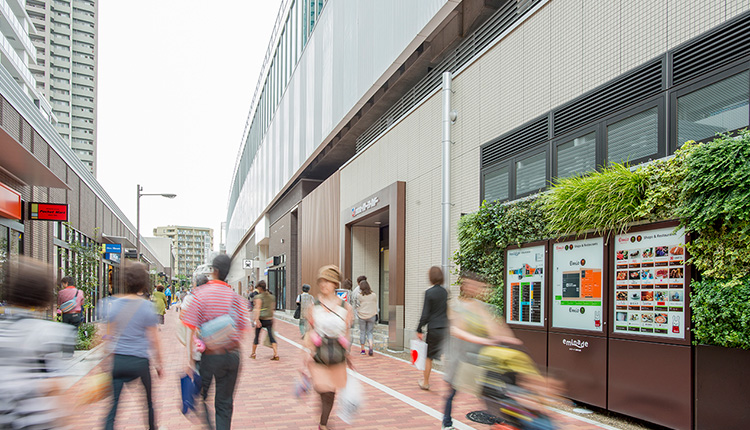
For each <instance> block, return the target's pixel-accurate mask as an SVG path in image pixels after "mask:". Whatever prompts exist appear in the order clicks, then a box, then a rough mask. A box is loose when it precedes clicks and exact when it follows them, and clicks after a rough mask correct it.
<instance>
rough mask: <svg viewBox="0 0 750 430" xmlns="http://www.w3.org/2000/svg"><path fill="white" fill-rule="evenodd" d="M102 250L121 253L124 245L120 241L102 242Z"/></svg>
mask: <svg viewBox="0 0 750 430" xmlns="http://www.w3.org/2000/svg"><path fill="white" fill-rule="evenodd" d="M102 252H106V253H110V254H119V253H121V252H122V245H120V244H119V243H105V244H102Z"/></svg>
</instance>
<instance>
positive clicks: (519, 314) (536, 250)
mask: <svg viewBox="0 0 750 430" xmlns="http://www.w3.org/2000/svg"><path fill="white" fill-rule="evenodd" d="M544 253H545V250H544V245H539V246H532V247H529V248H523V249H513V250H509V251H508V256H507V258H506V264H505V267H506V270H507V271H506V278H505V286H506V287H505V288H506V292H505V297H506V302H507V303H506V309H507V310H508V312H507V314H506V316H505V320H506V322H508V323H512V324H523V325H531V326H543V325H544V273H545V267H544Z"/></svg>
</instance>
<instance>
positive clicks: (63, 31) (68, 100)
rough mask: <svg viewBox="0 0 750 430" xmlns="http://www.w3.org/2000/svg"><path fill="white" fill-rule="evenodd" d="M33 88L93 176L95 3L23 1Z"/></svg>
mask: <svg viewBox="0 0 750 430" xmlns="http://www.w3.org/2000/svg"><path fill="white" fill-rule="evenodd" d="M26 13H27V14H28V17H29V18H30V19H31V23H32V25H33V28H32V29H30V33H31V34H30V36H29V37H30V38H31V41H32V42H33V45H34V46H35V47H36V56H37V61H36V64H31V65H30V66H29V69H30V70H31V74H33V76H34V78H35V80H36V88H37V90H38V91H39V92H40V93H42V94H43V95H44V96H45V97H46V98H47V100H49V102H50V104H51V106H52V113H53V114H54V117H55V120H56V121H55V128H57V131H58V132H59V133H60V135H61V136H62V137H63V139H64V140H65V141H66V142H67V143H68V146H70V147H71V148H72V149H73V152H75V154H76V155H77V156H78V158H79V159H80V160H81V161H82V162H83V164H85V165H86V166H87V167H88V168H89V170H90V171H91V173H93V174H94V176H96V82H97V64H96V62H97V28H98V24H97V16H98V14H97V2H96V0H27V1H26Z"/></svg>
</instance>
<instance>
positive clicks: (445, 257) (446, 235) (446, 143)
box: [441, 72, 452, 289]
mask: <svg viewBox="0 0 750 430" xmlns="http://www.w3.org/2000/svg"><path fill="white" fill-rule="evenodd" d="M451 81H452V76H451V72H444V73H443V202H442V209H443V244H442V250H441V266H442V268H443V278H444V280H445V281H444V282H443V283H444V287H445V288H446V289H449V284H450V281H449V279H450V266H449V264H448V262H449V261H450V250H451V226H450V222H451V203H450V202H451V116H452V115H451Z"/></svg>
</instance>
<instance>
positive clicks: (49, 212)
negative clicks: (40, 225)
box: [29, 203, 68, 221]
mask: <svg viewBox="0 0 750 430" xmlns="http://www.w3.org/2000/svg"><path fill="white" fill-rule="evenodd" d="M29 219H30V220H37V221H67V220H68V205H67V204H60V203H29Z"/></svg>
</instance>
